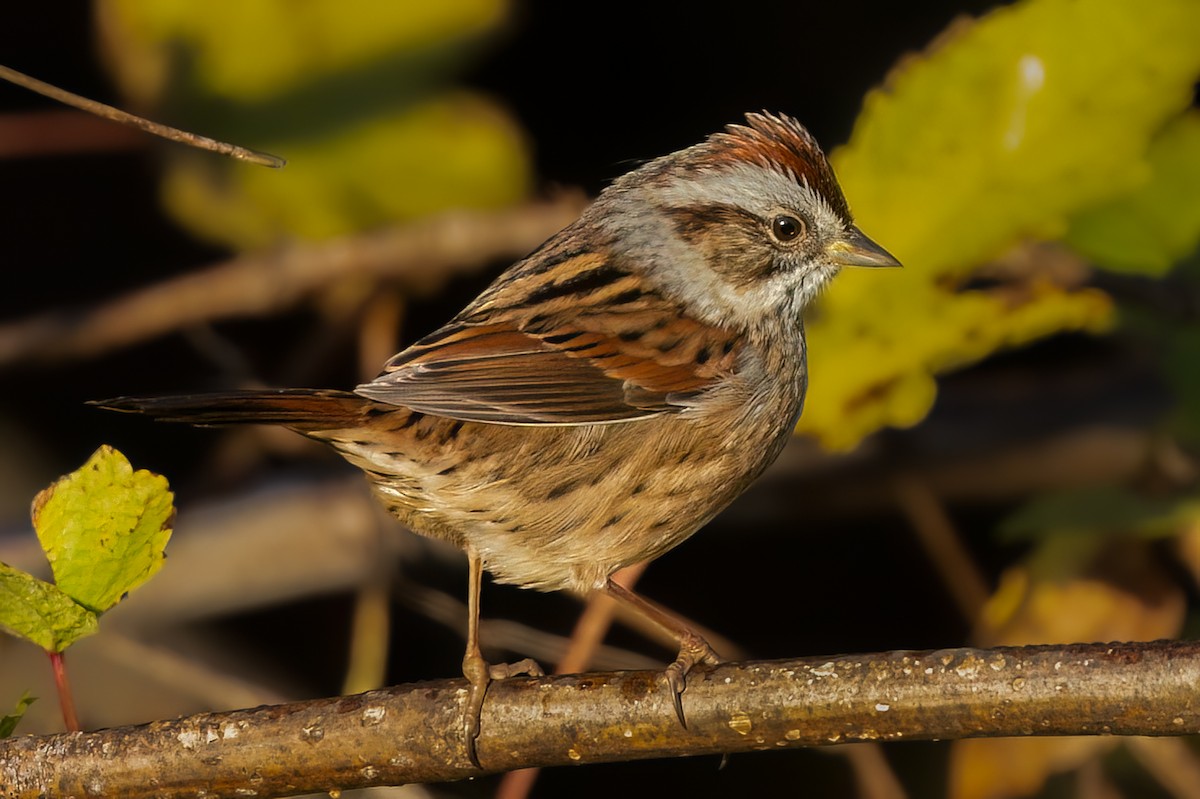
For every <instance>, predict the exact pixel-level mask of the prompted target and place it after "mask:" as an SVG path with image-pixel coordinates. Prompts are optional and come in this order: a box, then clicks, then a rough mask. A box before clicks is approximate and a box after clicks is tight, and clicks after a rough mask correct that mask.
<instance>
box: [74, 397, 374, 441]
mask: <svg viewBox="0 0 1200 799" xmlns="http://www.w3.org/2000/svg"><path fill="white" fill-rule="evenodd" d="M88 404H89V405H97V406H99V407H101V408H107V409H109V410H113V411H123V412H126V413H140V414H144V415H146V416H150V417H153V418H155V419H160V420H162V421H166V422H187V423H189V424H195V425H219V424H279V425H285V426H287V427H290V428H292V429H294V430H299V431H301V432H311V431H317V430H331V429H335V428H339V427H347V426H352V425H354V424H356V423H358V422H361V421H362V419H363V415H364V412H365V411H366V410H367V408H369V407H376V406H378V405H379V403H377V402H375V401H373V400H369V399H367V398H365V397H360V396H358V395H357V394H352V393H350V392H348V391H331V390H323V389H309V388H281V389H266V390H259V391H228V392H220V393H214V394H179V395H175V396H167V397H114V398H112V399H104V400H93V401H92V402H90V403H88Z"/></svg>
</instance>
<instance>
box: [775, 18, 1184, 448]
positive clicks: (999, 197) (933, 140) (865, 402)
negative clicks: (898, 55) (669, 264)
mask: <svg viewBox="0 0 1200 799" xmlns="http://www.w3.org/2000/svg"><path fill="white" fill-rule="evenodd" d="M1197 30H1200V4H1198V3H1195V2H1192V0H1163V1H1162V2H1157V3H1153V4H1148V5H1138V4H1132V3H1127V2H1125V1H1124V0H1091V2H1087V3H1078V2H1072V1H1071V0H1025V2H1022V3H1017V4H1015V5H1013V6H1008V7H1004V8H1000V9H997V10H995V11H993V12H991V13H989V14H987V15H986V16H984V17H982V18H980V19H979V20H977V21H976V20H966V19H963V20H960V21H958V22H956V23H955V24H953V25H952V26H951V27H950V28H949V29H948V30H947V31H946V32H945V33H944V34H943V35H942V36H941V37H939V38H938V39H937V40H936V41H935V42H934V43H933V44H932V45H931V46H930V48H929V49H928V50H927V51H926V52H924V53H922V54H919V55H914V56H912V57H910V58H908V59H907V60H905V61H902V62H901V63H900V64H899V65H898V66H897V67H896V68H895V70H894V71H893V73H892V74H891V75H890V76H889V78H888V81H887V83H886V85H885V86H884V87H883V88H881V89H877V90H875V91H873V92H872V93H870V94H869V95H868V96H867V98H866V101H865V105H864V108H863V112H862V114H861V115H860V117H859V119H858V122H857V123H856V125H855V128H854V132H853V134H852V136H851V139H850V142H849V143H848V144H847V145H846V146H845V147H843V148H841V149H839V150H837V151H836V152H834V153H833V155H832V160H833V162H834V167H835V169H836V171H837V173H838V175H839V177H840V178H841V181H842V185H843V187H844V188H845V190H846V194H847V196H848V197H849V198H850V200H851V202H852V204H853V206H854V210H855V215H856V217H857V219H858V221H859V224H860V225H861V227H862V228H863V229H864V230H865V231H867V233H868V234H869V235H870V236H871V237H872V238H874V239H875V240H876V241H879V242H880V243H882V244H883V245H884V246H885V247H887V248H888V249H889V250H891V251H892V252H893V253H895V255H896V256H897V257H899V258H900V260H901V261H902V262H903V263H904V264H905V269H904V270H903V271H897V272H894V273H887V274H881V273H879V272H877V271H873V272H870V273H864V272H863V271H861V270H860V271H855V270H848V271H847V272H846V273H844V274H843V275H841V276H840V277H839V278H838V280H837V281H836V282H835V284H834V285H833V287H832V288H831V290H830V292H829V293H828V295H827V297H826V298H825V301H824V303H823V304H822V306H821V308H820V309H819V314H818V315H817V316H816V318H814V319H813V320H812V322H811V324H810V328H809V329H810V339H811V341H812V350H811V352H812V361H811V368H812V373H813V381H812V391H811V392H810V398H809V402H808V405H807V408H806V410H805V414H804V416H803V418H802V419H801V421H800V426H799V430H800V431H802V432H804V433H808V434H811V435H814V436H817V437H818V438H819V439H820V440H821V441H822V443H824V444H825V445H827V446H829V447H833V448H839V449H849V448H851V447H853V446H854V445H855V444H857V443H858V441H860V440H861V439H862V437H863V436H865V435H867V434H869V433H871V432H873V431H875V430H877V429H879V428H881V427H883V426H886V425H893V426H901V427H903V426H908V425H912V424H914V423H916V422H918V421H919V420H920V419H922V418H923V417H924V416H925V414H926V413H928V411H929V409H930V408H931V407H932V405H933V401H934V398H935V396H936V384H935V382H934V375H936V374H938V373H940V372H944V371H947V370H949V369H953V368H956V367H960V366H963V365H966V364H969V363H972V362H975V361H978V360H980V359H982V358H984V357H985V356H987V355H989V354H991V353H993V352H995V351H996V350H999V349H1001V348H1004V347H1012V346H1016V345H1020V344H1024V343H1026V342H1029V341H1032V340H1035V339H1038V338H1041V337H1044V336H1048V335H1051V334H1054V333H1058V332H1061V331H1090V332H1100V331H1103V330H1106V329H1108V328H1110V327H1111V325H1112V324H1113V306H1112V302H1111V300H1110V299H1109V298H1108V297H1107V296H1106V295H1105V294H1103V293H1101V292H1100V291H1097V290H1095V289H1092V288H1086V287H1077V286H1072V285H1064V284H1062V283H1056V282H1053V281H1051V280H1050V279H1049V277H1048V276H1046V275H1044V274H1042V273H1040V272H1038V271H1037V270H1033V271H1032V273H1031V274H1028V275H1024V276H1021V277H1020V279H1018V280H1015V281H1008V282H1006V283H1004V284H1002V285H1000V286H998V287H995V288H973V287H971V285H970V282H971V279H972V278H973V277H975V276H976V275H978V274H980V270H981V268H983V267H986V266H987V265H988V264H989V262H991V261H993V260H995V259H997V258H999V257H1001V256H1003V255H1004V254H1005V253H1006V252H1009V251H1011V250H1012V249H1013V248H1015V247H1018V246H1019V245H1021V244H1022V243H1024V242H1027V241H1030V240H1038V241H1053V240H1061V239H1063V238H1064V237H1067V238H1066V241H1067V242H1068V243H1070V244H1072V245H1075V246H1078V247H1079V248H1080V250H1081V251H1082V252H1084V253H1085V254H1088V255H1091V254H1093V253H1094V251H1096V250H1098V249H1104V250H1105V251H1106V252H1108V251H1111V252H1112V253H1114V254H1113V256H1112V257H1111V258H1104V259H1097V262H1098V265H1100V266H1110V265H1119V266H1120V268H1122V269H1126V270H1129V269H1136V270H1140V271H1147V272H1151V273H1160V272H1161V271H1162V269H1163V266H1162V264H1163V263H1164V262H1165V261H1169V260H1174V259H1177V258H1178V257H1179V256H1180V255H1181V254H1183V253H1187V252H1190V251H1191V250H1192V249H1194V248H1195V246H1196V239H1197V236H1200V222H1198V221H1197V205H1198V203H1200V181H1196V180H1192V179H1190V178H1189V175H1190V174H1192V171H1194V170H1195V168H1196V167H1195V165H1196V164H1197V163H1200V155H1198V154H1200V138H1197V135H1196V132H1195V125H1196V123H1195V120H1194V119H1192V118H1191V115H1187V116H1186V117H1184V118H1182V119H1181V118H1180V117H1181V115H1183V114H1184V112H1185V110H1186V109H1187V108H1188V107H1189V105H1190V103H1191V99H1192V87H1193V85H1194V83H1195V81H1196V80H1197V78H1198V77H1200V48H1198V47H1196V40H1195V32H1196V31H1197ZM1168 192H1169V194H1167V193H1168ZM1149 194H1153V197H1152V198H1151V197H1149V196H1148V195H1149ZM1165 194H1166V195H1167V196H1164V195H1165ZM1135 209H1136V210H1135ZM1115 215H1116V216H1121V217H1122V219H1123V221H1124V224H1122V225H1121V226H1115V225H1110V224H1108V223H1107V222H1106V220H1111V219H1112V218H1113V216H1115ZM1164 216H1165V217H1167V218H1169V220H1170V221H1165V220H1164V218H1163V217H1164ZM1150 226H1152V227H1150ZM1068 234H1070V235H1068ZM1147 239H1155V240H1156V241H1158V242H1159V243H1158V246H1156V247H1155V248H1154V249H1153V250H1152V251H1151V252H1147V253H1144V254H1143V255H1141V256H1139V257H1132V256H1129V255H1128V253H1130V252H1138V251H1139V250H1140V248H1141V247H1142V246H1143V244H1144V242H1145V241H1146V240H1147Z"/></svg>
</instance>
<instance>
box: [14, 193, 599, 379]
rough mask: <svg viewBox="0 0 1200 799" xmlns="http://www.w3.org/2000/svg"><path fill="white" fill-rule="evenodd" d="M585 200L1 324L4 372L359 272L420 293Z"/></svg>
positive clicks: (573, 211) (428, 226)
mask: <svg viewBox="0 0 1200 799" xmlns="http://www.w3.org/2000/svg"><path fill="white" fill-rule="evenodd" d="M584 204H585V200H584V198H583V197H582V196H581V195H579V194H564V195H563V196H561V197H559V198H557V199H554V200H549V201H537V202H530V203H526V204H524V205H520V206H516V207H513V208H506V209H503V210H500V211H490V212H484V211H449V212H446V213H444V214H440V215H438V216H434V217H429V218H427V219H421V220H418V221H415V222H412V223H410V224H407V225H403V226H399V227H393V228H386V229H383V230H377V231H373V232H370V233H362V234H358V235H354V236H346V237H343V238H340V239H334V240H331V241H325V242H319V243H297V244H292V245H289V246H285V247H281V248H279V249H277V250H274V251H271V252H266V253H254V254H248V255H240V256H237V257H235V258H232V259H230V260H228V261H223V262H221V263H217V264H213V265H212V266H209V267H207V268H205V269H201V270H199V271H196V272H192V273H189V274H185V275H182V276H180V277H175V278H171V279H170V280H166V281H163V282H161V283H158V284H155V285H153V286H148V287H146V288H143V289H138V290H136V291H133V292H131V293H130V294H127V295H125V296H123V297H118V298H117V299H115V300H112V301H110V302H107V303H105V304H102V305H98V306H96V307H94V308H91V309H89V310H86V311H80V312H77V313H61V312H51V313H46V314H42V315H38V316H32V317H28V318H26V319H22V320H20V321H16V322H9V323H6V324H2V325H0V366H7V365H9V364H11V363H16V362H19V361H22V360H26V359H33V358H41V359H61V358H79V357H85V356H91V355H96V354H99V353H102V352H106V351H108V350H111V349H114V348H117V347H123V346H128V345H130V344H133V343H135V342H138V341H143V340H145V339H149V338H153V337H155V336H161V335H163V334H165V333H169V332H171V331H174V330H179V329H182V328H185V327H187V326H189V325H194V324H199V323H203V322H210V321H213V320H216V319H227V318H231V317H239V316H251V315H255V314H265V313H269V312H271V311H277V310H279V309H281V308H286V307H288V306H289V305H291V304H293V303H295V302H297V301H299V300H300V299H301V298H302V297H304V296H306V295H307V294H309V293H311V292H312V291H314V290H316V289H317V288H319V287H321V286H323V285H325V284H327V283H329V282H332V281H334V280H339V279H343V278H346V277H350V276H356V275H360V276H361V275H367V276H376V277H387V278H391V279H402V280H404V281H405V283H406V285H408V286H409V287H411V288H413V289H415V290H428V289H429V288H431V287H432V286H437V285H440V283H442V282H443V281H445V280H447V279H449V277H451V275H452V274H454V273H457V272H464V271H469V270H472V269H479V268H482V267H483V266H485V265H487V264H488V263H490V262H492V261H494V260H496V259H502V258H504V259H507V258H513V257H516V256H521V255H524V254H525V253H527V252H529V251H530V250H532V249H533V248H534V247H536V246H537V245H538V244H539V243H540V242H542V241H543V240H544V239H545V238H546V237H547V236H549V235H551V234H552V233H554V232H555V231H556V230H558V229H559V228H561V227H563V226H564V225H566V224H567V223H569V222H571V221H573V220H574V219H575V218H576V217H578V216H579V212H580V211H581V210H582V209H583V206H584Z"/></svg>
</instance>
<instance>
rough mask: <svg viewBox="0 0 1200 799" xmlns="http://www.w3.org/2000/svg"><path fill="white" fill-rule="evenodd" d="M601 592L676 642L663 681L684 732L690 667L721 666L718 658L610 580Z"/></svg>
mask: <svg viewBox="0 0 1200 799" xmlns="http://www.w3.org/2000/svg"><path fill="white" fill-rule="evenodd" d="M602 590H603V591H604V593H606V594H608V595H609V596H611V597H612V598H613V599H616V600H618V601H620V602H624V603H625V604H626V605H628V606H629V607H630V608H632V609H633V610H635V611H637V612H638V613H639V614H641V615H642V616H645V617H646V618H648V619H650V621H652V622H654V623H655V624H657V625H658V626H659V627H662V628H663V629H664V630H666V631H667V632H669V633H670V634H671V635H673V636H675V638H677V639H678V640H679V656H678V657H676V658H675V662H674V663H672V664H671V665H670V666H667V670H666V672H665V677H666V680H667V687H668V688H670V689H671V698H672V700H674V702H675V715H676V716H678V717H679V723H680V724H682V725H683V727H684V729H687V719H686V718H685V717H684V715H683V699H682V697H683V691H684V689H685V688H687V673H688V672H689V671H691V670H692V667H693V666H697V665H699V664H701V663H706V664H708V665H710V666H715V665H717V664H718V663H720V662H721V658H720V657H718V656H717V653H716V652H715V651H713V648H712V647H711V646H709V645H708V641H705V640H704V638H702V637H701V636H700V634H699V633H697V632H696V631H695V630H693V629H692V628H691V627H689V626H688V625H687V624H686V623H685V622H683V621H682V620H680V619H679V618H677V617H675V616H674V615H672V614H671V613H669V612H668V611H667V610H665V609H664V608H661V607H659V606H658V605H656V604H654V603H653V602H651V601H650V600H648V599H645V598H643V597H641V596H639V595H638V594H635V593H634V592H633V591H630V590H629V589H628V588H626V587H625V586H623V585H621V584H620V583H615V582H613V581H612V580H611V579H610V580H608V581H607V582H606V583H605V585H604V588H603V589H602Z"/></svg>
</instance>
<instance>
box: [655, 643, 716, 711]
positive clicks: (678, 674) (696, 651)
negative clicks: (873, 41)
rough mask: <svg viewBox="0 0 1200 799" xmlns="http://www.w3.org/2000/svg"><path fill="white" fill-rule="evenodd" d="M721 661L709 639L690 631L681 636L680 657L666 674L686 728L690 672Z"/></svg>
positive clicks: (672, 697)
mask: <svg viewBox="0 0 1200 799" xmlns="http://www.w3.org/2000/svg"><path fill="white" fill-rule="evenodd" d="M720 662H721V658H720V657H718V655H717V653H716V652H715V651H714V650H713V648H712V647H711V646H709V645H708V641H705V640H704V639H703V638H701V637H700V636H699V635H697V634H696V633H694V632H691V631H688V632H686V633H684V634H683V635H681V636H680V638H679V657H677V658H675V662H674V663H672V664H671V665H670V666H667V670H666V672H665V674H664V676H665V677H666V680H667V688H668V689H669V690H670V691H671V699H672V700H673V701H674V703H675V715H676V716H677V717H678V718H679V723H680V725H682V726H683V728H684V729H685V730H686V729H687V718H686V717H685V716H684V715H683V692H684V690H685V689H686V688H687V674H688V672H689V671H691V670H692V669H693V668H694V667H695V666H698V665H700V664H701V663H703V664H705V665H708V666H715V665H717V664H718V663H720Z"/></svg>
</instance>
